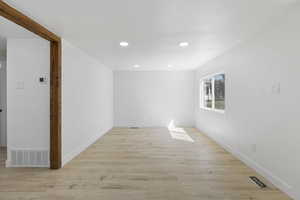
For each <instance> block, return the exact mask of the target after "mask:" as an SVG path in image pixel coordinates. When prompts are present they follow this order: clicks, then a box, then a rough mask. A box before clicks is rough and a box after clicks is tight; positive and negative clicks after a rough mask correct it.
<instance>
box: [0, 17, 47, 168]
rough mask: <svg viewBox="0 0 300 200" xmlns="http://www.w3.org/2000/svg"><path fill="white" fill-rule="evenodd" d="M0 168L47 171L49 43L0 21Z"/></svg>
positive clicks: (13, 24)
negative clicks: (32, 168)
mask: <svg viewBox="0 0 300 200" xmlns="http://www.w3.org/2000/svg"><path fill="white" fill-rule="evenodd" d="M0 30H1V32H0V37H1V40H0V41H1V43H0V49H1V58H0V63H1V68H0V109H1V110H0V111H1V112H0V144H1V145H0V146H1V148H0V150H1V153H0V155H1V161H0V167H47V168H49V167H50V81H51V79H50V62H49V61H50V42H49V41H47V40H45V39H43V38H40V37H39V36H37V35H36V34H33V33H32V32H30V31H28V30H26V29H24V28H22V27H20V26H19V25H17V24H15V23H13V22H10V21H9V20H7V19H5V18H2V17H0Z"/></svg>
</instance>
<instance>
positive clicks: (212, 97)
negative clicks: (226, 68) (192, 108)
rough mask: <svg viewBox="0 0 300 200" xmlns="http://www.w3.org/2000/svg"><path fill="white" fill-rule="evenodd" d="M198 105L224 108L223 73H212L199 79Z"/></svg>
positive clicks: (220, 109)
mask: <svg viewBox="0 0 300 200" xmlns="http://www.w3.org/2000/svg"><path fill="white" fill-rule="evenodd" d="M200 107H201V108H204V109H209V110H217V111H224V110H225V74H217V75H212V76H210V77H208V78H205V79H202V80H201V81H200Z"/></svg>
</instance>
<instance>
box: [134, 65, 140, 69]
mask: <svg viewBox="0 0 300 200" xmlns="http://www.w3.org/2000/svg"><path fill="white" fill-rule="evenodd" d="M133 67H134V68H139V67H141V66H139V65H133Z"/></svg>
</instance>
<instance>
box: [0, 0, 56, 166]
mask: <svg viewBox="0 0 300 200" xmlns="http://www.w3.org/2000/svg"><path fill="white" fill-rule="evenodd" d="M1 16H2V17H3V18H5V19H6V20H8V21H9V22H11V23H14V24H15V25H19V26H20V27H23V28H24V29H26V30H28V31H29V32H31V33H34V34H35V35H36V36H37V37H39V39H40V40H41V39H43V40H46V41H48V47H49V52H48V56H49V59H48V64H49V68H48V69H49V79H48V84H49V92H48V94H49V98H48V101H49V104H50V106H49V107H50V109H49V108H48V111H49V113H50V114H49V115H48V122H49V128H48V130H49V134H48V139H49V142H48V146H49V150H50V153H48V155H49V161H50V168H51V169H59V168H61V39H60V37H58V36H57V35H55V34H54V33H52V32H50V31H49V30H47V29H46V28H44V27H43V26H41V25H40V24H38V23H36V22H35V21H34V20H32V19H30V18H29V17H27V16H26V15H24V14H22V13H21V12H19V11H18V10H16V9H15V8H13V7H11V6H9V5H8V4H7V3H5V2H3V1H0V17H1ZM1 33H2V29H1ZM36 58H39V57H36ZM49 61H50V62H49ZM7 64H8V65H10V62H8V63H7ZM25 69H26V68H25ZM16 74H18V73H16ZM45 80H46V79H45V77H38V78H35V79H34V81H40V82H43V81H45ZM9 81H10V80H9V77H8V82H9ZM26 82H27V81H26ZM26 85H27V84H26ZM26 85H25V81H17V82H15V85H14V88H15V89H19V90H23V89H24V88H25V87H26ZM19 92H20V91H19ZM7 96H9V95H7ZM7 103H8V107H9V104H10V102H7ZM29 104H30V105H33V104H32V102H31V103H29ZM9 112H10V111H9ZM24 112H26V110H24ZM9 115H10V114H9V113H8V116H7V119H9V118H10V116H9ZM9 123H10V122H9V121H8V122H7V125H8V128H9ZM23 123H24V122H23ZM23 125H25V126H26V125H27V124H26V123H24V124H23ZM14 127H17V126H14ZM8 132H10V129H8ZM24 134H25V133H23V135H24ZM21 135H22V134H21ZM23 139H24V138H23ZM26 139H27V140H28V138H26ZM26 139H25V140H26ZM8 140H9V138H8ZM31 140H32V141H34V140H36V138H31ZM8 152H9V153H8V154H9V156H8V157H10V156H12V157H13V156H15V157H16V158H21V159H20V160H24V158H26V157H30V156H31V157H35V158H37V160H40V159H43V158H44V155H45V154H44V153H43V152H39V153H35V154H34V153H33V154H31V151H30V149H28V151H27V153H26V152H19V151H18V149H16V151H13V152H10V150H9V149H8ZM10 153H11V154H10ZM46 154H47V153H46ZM41 157H42V158H41ZM9 159H11V158H9Z"/></svg>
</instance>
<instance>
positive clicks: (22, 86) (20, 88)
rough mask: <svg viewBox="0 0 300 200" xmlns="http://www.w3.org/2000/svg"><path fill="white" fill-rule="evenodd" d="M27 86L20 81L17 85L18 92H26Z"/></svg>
mask: <svg viewBox="0 0 300 200" xmlns="http://www.w3.org/2000/svg"><path fill="white" fill-rule="evenodd" d="M24 88H25V86H24V81H18V82H17V84H16V89H17V90H24Z"/></svg>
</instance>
